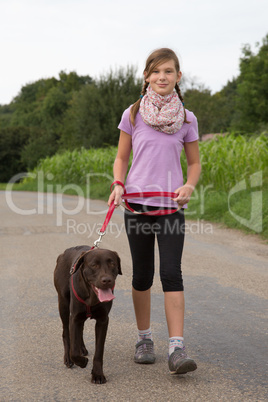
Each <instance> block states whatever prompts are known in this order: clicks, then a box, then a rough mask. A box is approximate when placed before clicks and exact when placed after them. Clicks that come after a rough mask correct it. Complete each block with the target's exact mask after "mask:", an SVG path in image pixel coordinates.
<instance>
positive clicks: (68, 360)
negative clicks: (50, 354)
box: [64, 357, 74, 368]
mask: <svg viewBox="0 0 268 402" xmlns="http://www.w3.org/2000/svg"><path fill="white" fill-rule="evenodd" d="M64 364H65V366H66V367H68V368H72V367H73V365H74V363H73V362H72V360H71V359H70V358H67V357H64Z"/></svg>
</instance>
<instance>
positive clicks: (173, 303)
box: [164, 291, 184, 338]
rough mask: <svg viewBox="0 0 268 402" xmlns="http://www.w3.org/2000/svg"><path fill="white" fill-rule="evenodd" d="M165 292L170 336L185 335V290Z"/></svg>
mask: <svg viewBox="0 0 268 402" xmlns="http://www.w3.org/2000/svg"><path fill="white" fill-rule="evenodd" d="M164 294H165V313H166V319H167V326H168V333H169V337H170V338H171V337H183V325H184V292H183V291H180V292H165V293H164Z"/></svg>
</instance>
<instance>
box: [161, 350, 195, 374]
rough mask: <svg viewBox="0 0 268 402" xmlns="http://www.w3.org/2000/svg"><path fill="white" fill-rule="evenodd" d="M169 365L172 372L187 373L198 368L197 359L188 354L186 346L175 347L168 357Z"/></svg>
mask: <svg viewBox="0 0 268 402" xmlns="http://www.w3.org/2000/svg"><path fill="white" fill-rule="evenodd" d="M168 367H169V371H170V374H185V373H188V372H189V371H194V370H196V369H197V365H196V363H195V361H194V360H193V359H190V358H189V357H188V356H187V354H186V351H185V347H183V348H182V349H181V348H175V350H174V352H173V353H171V355H170V356H169V358H168Z"/></svg>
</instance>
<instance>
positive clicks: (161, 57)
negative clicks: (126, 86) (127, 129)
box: [130, 48, 189, 126]
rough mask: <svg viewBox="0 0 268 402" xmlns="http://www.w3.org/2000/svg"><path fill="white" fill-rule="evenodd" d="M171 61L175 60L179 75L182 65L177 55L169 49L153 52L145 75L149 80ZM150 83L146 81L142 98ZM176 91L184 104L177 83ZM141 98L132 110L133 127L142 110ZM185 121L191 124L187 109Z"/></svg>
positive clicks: (148, 60) (147, 61) (146, 66)
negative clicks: (155, 72)
mask: <svg viewBox="0 0 268 402" xmlns="http://www.w3.org/2000/svg"><path fill="white" fill-rule="evenodd" d="M169 60H174V63H175V69H176V71H177V73H178V72H179V71H180V63H179V59H178V57H177V55H176V53H175V52H174V51H173V50H171V49H168V48H161V49H156V50H155V51H153V52H152V53H151V54H150V56H149V57H148V59H147V60H146V65H145V69H144V72H143V73H144V74H146V78H148V77H149V76H150V75H151V74H152V72H153V70H154V69H155V68H156V67H158V66H159V65H160V64H163V63H166V62H167V61H169ZM148 85H149V83H148V82H146V81H144V84H143V87H142V90H141V98H142V96H144V95H145V94H146V89H147V87H148ZM175 89H176V91H177V93H178V95H179V98H180V100H181V101H182V103H183V97H182V94H181V90H180V87H179V85H178V83H176V85H175ZM141 98H140V99H139V100H137V102H135V103H134V104H133V105H132V106H131V109H130V121H131V123H132V125H133V126H134V125H135V118H136V115H137V113H138V111H139V108H140V103H141ZM184 121H185V122H186V123H189V122H188V121H187V119H186V113H185V109H184Z"/></svg>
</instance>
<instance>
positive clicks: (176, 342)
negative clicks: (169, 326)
mask: <svg viewBox="0 0 268 402" xmlns="http://www.w3.org/2000/svg"><path fill="white" fill-rule="evenodd" d="M183 341H184V338H182V337H181V336H173V337H172V338H169V350H168V353H169V356H170V355H171V353H173V352H174V350H175V348H180V349H182V348H183Z"/></svg>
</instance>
